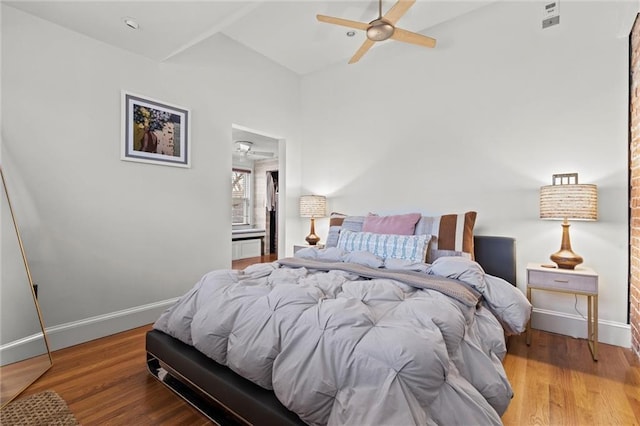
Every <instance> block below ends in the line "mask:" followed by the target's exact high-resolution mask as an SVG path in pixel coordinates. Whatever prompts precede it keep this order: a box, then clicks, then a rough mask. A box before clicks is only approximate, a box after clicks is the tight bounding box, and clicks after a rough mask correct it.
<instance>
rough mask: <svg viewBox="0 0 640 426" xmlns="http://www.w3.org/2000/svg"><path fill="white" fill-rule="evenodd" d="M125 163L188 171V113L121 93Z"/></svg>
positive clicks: (189, 155)
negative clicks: (157, 165) (181, 168)
mask: <svg viewBox="0 0 640 426" xmlns="http://www.w3.org/2000/svg"><path fill="white" fill-rule="evenodd" d="M122 115H123V117H122V155H121V159H122V160H125V161H137V162H141V163H149V164H159V165H163V166H175V167H191V141H190V136H191V132H190V124H191V123H190V116H191V112H190V111H189V109H187V108H184V107H180V106H177V105H171V104H169V103H167V102H163V101H158V100H155V99H152V98H149V97H146V96H142V95H137V94H134V93H131V92H128V91H124V90H123V91H122Z"/></svg>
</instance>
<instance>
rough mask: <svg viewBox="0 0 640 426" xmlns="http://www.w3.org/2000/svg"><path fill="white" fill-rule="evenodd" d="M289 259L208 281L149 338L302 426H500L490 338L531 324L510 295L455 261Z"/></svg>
mask: <svg viewBox="0 0 640 426" xmlns="http://www.w3.org/2000/svg"><path fill="white" fill-rule="evenodd" d="M298 255H300V256H299V257H297V258H288V259H283V260H280V261H278V262H274V263H269V264H259V265H253V266H250V267H249V268H247V269H245V270H244V271H232V270H220V271H213V272H211V273H209V274H207V275H205V276H204V277H203V278H202V280H201V281H200V282H198V283H197V284H196V285H195V287H194V288H193V289H191V290H190V291H189V292H188V293H187V294H185V295H184V296H183V297H182V298H181V299H180V300H179V301H178V302H177V303H176V304H175V305H174V306H172V307H171V308H169V309H168V310H167V311H166V312H165V313H163V314H162V316H161V317H160V318H159V319H158V321H157V322H156V323H155V325H154V327H155V328H156V329H159V330H161V331H163V332H165V333H167V334H169V335H171V336H173V337H175V338H177V339H180V340H182V341H183V342H185V343H187V344H190V345H193V346H195V347H196V348H197V349H199V350H200V351H201V352H203V353H205V354H206V355H207V356H209V357H211V358H212V359H214V360H215V361H217V362H218V363H220V364H224V365H227V366H228V367H230V368H231V369H232V370H234V371H236V372H237V373H239V374H241V375H242V376H244V377H246V378H248V379H250V380H252V381H253V382H255V383H257V384H258V385H260V386H262V387H264V388H267V389H273V390H274V392H275V394H276V396H277V397H278V399H279V400H280V401H281V402H282V403H283V404H284V405H285V406H286V407H288V408H289V409H290V410H292V411H294V412H295V413H297V414H298V415H299V416H300V418H301V419H302V420H304V421H305V422H306V423H308V424H313V425H316V424H317V425H322V424H332V425H356V424H357V425H368V424H371V425H383V424H393V425H412V424H446V425H454V424H460V425H463V424H483V425H487V424H500V423H501V421H500V415H501V414H502V413H503V412H504V411H505V410H506V408H507V406H508V404H509V400H510V399H511V397H512V390H511V387H510V385H509V382H508V380H507V377H506V375H505V372H504V369H503V367H502V362H501V361H502V359H503V357H504V355H505V353H506V348H505V342H504V332H503V328H502V327H501V324H502V325H503V326H505V327H506V329H507V330H508V331H509V332H511V333H519V332H522V331H524V328H525V325H526V322H527V321H528V318H529V314H530V311H531V305H530V304H529V303H528V301H527V300H526V298H525V297H524V296H523V295H522V293H521V292H520V291H519V290H517V289H516V288H515V287H513V286H511V285H509V284H508V283H506V282H505V281H503V280H501V279H499V278H496V277H491V276H488V275H485V274H484V272H483V271H482V268H480V266H479V265H478V264H477V263H475V262H472V261H469V260H466V259H463V258H441V259H438V260H437V261H436V262H434V264H433V265H426V264H421V263H418V264H416V263H411V262H403V261H396V260H388V261H387V264H386V265H385V262H383V261H382V260H380V259H379V258H378V259H375V256H373V255H369V254H368V253H366V254H365V253H348V254H346V253H344V252H342V251H341V250H339V249H335V248H334V249H326V250H316V249H313V250H300V251H299V252H298ZM372 256H373V257H372ZM283 265H289V266H283ZM385 266H386V268H385Z"/></svg>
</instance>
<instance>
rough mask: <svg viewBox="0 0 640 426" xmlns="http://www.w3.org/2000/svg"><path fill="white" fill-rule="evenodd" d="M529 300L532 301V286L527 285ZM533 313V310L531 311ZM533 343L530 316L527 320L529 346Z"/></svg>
mask: <svg viewBox="0 0 640 426" xmlns="http://www.w3.org/2000/svg"><path fill="white" fill-rule="evenodd" d="M527 300H528V301H529V303H531V288H529V286H527ZM531 315H533V310H532V312H531ZM529 345H531V317H529V322H527V346H529Z"/></svg>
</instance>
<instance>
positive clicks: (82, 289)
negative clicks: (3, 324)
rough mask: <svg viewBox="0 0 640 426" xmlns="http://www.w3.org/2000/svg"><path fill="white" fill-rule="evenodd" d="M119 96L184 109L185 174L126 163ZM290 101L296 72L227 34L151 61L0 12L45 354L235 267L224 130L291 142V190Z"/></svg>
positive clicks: (17, 189)
mask: <svg viewBox="0 0 640 426" xmlns="http://www.w3.org/2000/svg"><path fill="white" fill-rule="evenodd" d="M202 52H208V55H207V56H206V57H205V58H208V59H205V60H202V59H197V58H201V57H202V56H199V55H198V54H199V53H202ZM122 89H125V90H129V91H131V92H134V93H137V94H142V95H146V96H149V97H152V98H155V99H158V100H161V101H165V102H167V103H173V104H176V105H180V106H184V107H187V108H190V110H191V144H192V145H191V148H192V156H191V159H192V167H191V168H189V169H184V168H176V167H165V166H156V165H149V164H142V163H134V162H126V161H121V160H120V143H121V133H120V129H121V127H120V123H121V114H120V96H121V90H122ZM298 105H299V78H298V77H297V76H296V75H295V74H293V73H292V72H290V71H288V70H286V69H285V68H283V67H280V66H278V65H275V64H274V63H273V62H271V61H269V60H267V59H266V58H264V57H263V56H261V55H258V54H255V53H253V52H252V51H250V50H248V49H246V48H244V47H243V46H241V45H239V44H237V43H235V42H233V41H231V40H230V39H228V38H226V37H224V36H219V37H216V38H214V39H212V40H209V41H207V42H204V43H202V44H201V45H199V46H198V47H197V48H196V49H194V50H193V51H191V52H190V53H189V54H183V55H182V56H179V57H177V58H175V59H174V60H172V61H171V62H170V63H161V64H158V63H155V62H153V61H151V60H147V59H145V58H143V57H140V56H137V55H134V54H131V53H128V52H126V51H122V50H119V49H116V48H113V47H111V46H109V45H106V44H103V43H100V42H97V41H95V40H93V39H90V38H87V37H85V36H82V35H79V34H77V33H74V32H70V31H68V30H66V29H63V28H61V27H59V26H56V25H53V24H51V23H48V22H46V21H43V20H40V19H38V18H35V17H33V16H30V15H28V14H25V13H23V12H20V11H17V10H15V9H13V8H11V7H9V6H6V5H5V4H2V114H3V120H2V162H3V167H4V170H5V173H6V174H7V176H8V177H10V178H11V179H10V180H11V182H12V183H13V185H14V187H11V188H10V190H12V197H13V198H14V200H13V201H14V207H15V210H16V215H17V217H18V218H20V223H21V224H22V225H23V226H22V230H21V231H22V236H23V239H24V243H25V249H26V252H27V255H28V257H29V261H30V265H31V269H32V272H33V277H34V281H35V282H37V283H38V284H39V285H40V302H41V307H42V313H43V316H44V319H45V323H46V325H47V326H48V328H49V329H50V331H51V334H52V336H51V337H52V339H51V340H52V346H53V347H54V348H56V347H61V346H66V345H69V344H73V343H77V342H78V341H82V340H88V339H90V338H95V337H99V335H100V334H107V333H109V332H114V331H119V330H120V329H125V328H130V327H132V326H135V325H142V324H145V323H149V322H151V321H153V320H155V318H157V313H158V312H159V311H158V310H159V309H160V310H161V309H163V308H164V307H165V306H166V301H167V300H171V299H172V298H175V297H177V296H179V295H181V294H182V293H184V292H185V291H186V290H187V289H188V288H190V287H191V286H193V284H194V283H195V282H196V281H197V280H198V279H199V278H200V277H201V276H202V275H203V274H204V273H205V272H207V271H209V270H211V269H215V268H227V267H230V265H231V218H230V214H229V213H230V187H229V172H230V170H231V157H232V156H231V151H232V149H233V146H232V144H231V126H232V123H239V124H242V125H244V126H247V127H250V128H253V129H260V130H261V131H264V132H266V133H268V134H277V135H280V136H282V137H283V138H285V139H286V146H287V153H286V154H287V158H288V159H289V160H288V161H291V163H292V164H291V165H290V166H289V165H288V166H287V170H289V173H290V175H289V181H290V182H294V183H295V182H296V181H297V180H298V179H299V173H300V172H299V170H300V169H299V165H298V161H296V159H297V158H298V157H299V148H298V147H296V139H297V137H298V136H297V132H298V130H297V128H296V126H297V122H298V119H297V116H298ZM290 196H291V197H292V199H294V200H295V199H296V198H297V193H296V189H295V188H293V190H292V191H291V193H290ZM294 233H295V232H294ZM3 286H4V284H3ZM2 320H3V321H5V320H6V318H5V317H4V313H3V317H2ZM132 321H133V322H138V323H139V324H135V323H132ZM92 327H93V328H92Z"/></svg>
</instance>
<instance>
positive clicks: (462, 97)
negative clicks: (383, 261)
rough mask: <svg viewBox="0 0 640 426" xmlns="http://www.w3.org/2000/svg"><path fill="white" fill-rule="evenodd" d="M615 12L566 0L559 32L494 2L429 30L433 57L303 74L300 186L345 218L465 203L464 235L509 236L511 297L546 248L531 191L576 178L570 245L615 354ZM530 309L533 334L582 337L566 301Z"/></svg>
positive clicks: (619, 105) (392, 48)
mask: <svg viewBox="0 0 640 426" xmlns="http://www.w3.org/2000/svg"><path fill="white" fill-rule="evenodd" d="M617 6H620V5H615V4H614V3H611V2H610V3H608V4H605V3H602V2H584V3H582V2H574V1H565V2H562V5H561V17H560V22H561V23H560V25H559V26H555V27H551V28H549V29H546V30H542V29H541V19H542V7H543V4H542V3H540V2H506V3H505V2H498V3H495V4H493V5H490V6H488V7H486V8H482V9H479V10H477V11H474V12H471V13H469V14H467V15H465V16H462V17H460V18H458V19H455V20H453V21H450V22H448V23H445V24H442V25H439V26H437V27H435V28H433V29H431V30H429V31H428V34H429V35H431V36H433V37H435V38H436V39H437V40H438V46H437V47H436V48H435V49H434V50H425V49H421V48H419V47H416V46H412V45H406V44H402V43H397V42H386V43H384V44H383V45H381V46H379V47H376V48H374V49H373V50H371V51H370V52H369V53H368V54H367V55H366V56H365V57H364V58H363V59H362V60H361V61H360V62H359V63H357V64H355V65H346V63H345V64H344V65H342V64H340V65H336V66H334V67H332V68H330V69H328V70H325V71H322V72H318V73H315V74H312V75H309V76H307V77H305V78H303V79H302V88H301V90H302V100H303V130H302V133H303V134H304V135H305V139H304V141H303V143H304V145H303V156H302V159H303V160H302V161H303V163H302V167H303V170H304V175H303V181H302V187H303V191H302V192H309V193H318V194H324V195H327V197H328V200H329V201H328V203H329V210H335V211H340V212H344V213H348V214H366V213H367V212H378V213H392V212H410V211H420V212H423V213H426V214H441V213H450V212H462V211H466V210H476V211H478V220H477V226H476V230H477V233H478V234H485V235H486V234H490V235H491V234H492V235H507V236H513V237H515V238H516V239H517V254H518V265H517V266H518V276H519V278H518V286H519V287H520V288H521V289H522V290H523V291H524V289H525V268H526V264H527V263H528V262H548V261H549V260H548V256H549V255H550V254H551V253H553V252H555V251H556V250H557V249H558V248H559V247H560V237H561V227H560V223H559V222H548V221H541V220H539V219H538V190H539V187H540V186H542V185H546V184H549V183H550V182H551V175H552V174H553V173H565V172H578V173H579V175H580V181H581V182H582V183H594V184H597V185H598V188H599V197H600V198H599V214H600V217H599V221H598V222H595V223H576V222H574V223H573V224H572V226H571V237H572V243H573V248H574V250H575V251H576V252H577V253H579V254H581V255H582V256H583V257H584V259H585V265H586V266H590V267H592V268H594V269H595V270H597V271H598V272H599V273H600V320H601V327H600V332H601V340H602V341H606V342H609V343H615V344H620V345H623V346H629V345H630V337H629V328H628V325H626V320H627V319H626V313H627V288H628V284H627V263H628V261H627V259H628V255H627V244H628V233H627V205H628V203H627V146H628V145H627V102H628V101H627V96H628V95H627V90H628V89H627V86H628V79H627V73H628V65H627V57H628V41H627V39H626V38H624V37H623V38H619V37H618V36H619V32H620V23H621V22H622V20H621V13H622V12H625V13H626V12H628V11H629V8H623V7H617ZM632 9H633V8H632ZM636 9H637V8H636ZM633 12H634V13H635V11H633ZM345 62H346V61H345ZM305 226H306V225H305V224H303V225H302V226H301V227H302V228H305ZM326 226H327V220H326V219H325V220H324V221H322V220H320V221H318V228H319V229H318V230H319V231H320V232H321V234H320V235H324V234H325V233H326ZM301 232H304V229H303V230H302V231H301ZM581 299H584V298H581ZM534 301H535V306H536V308H537V312H536V314H535V317H534V326H536V327H541V328H546V329H548V330H552V331H558V332H563V333H567V334H571V335H581V336H584V335H586V325H585V322H584V320H582V317H580V316H579V314H577V313H576V312H575V310H574V303H575V301H574V298H573V297H572V296H570V295H562V294H551V293H540V292H539V293H536V294H535V295H534ZM578 307H579V309H580V311H581V312H582V313H583V314H584V315H586V312H587V310H586V303H585V301H584V300H579V301H578Z"/></svg>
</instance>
